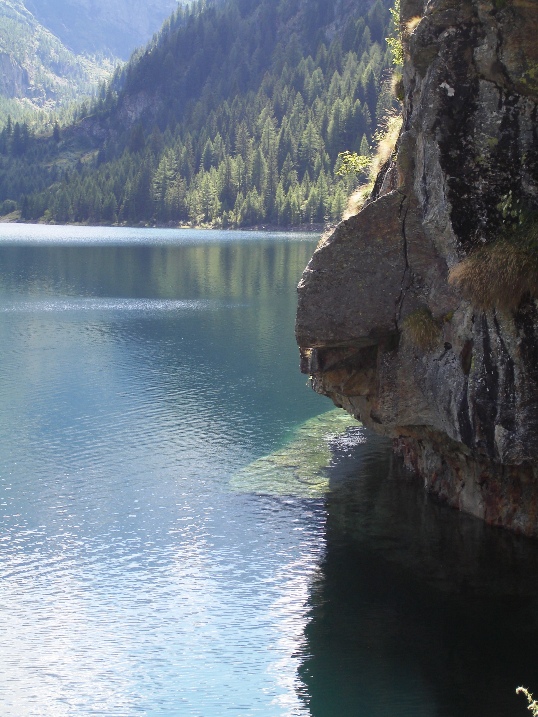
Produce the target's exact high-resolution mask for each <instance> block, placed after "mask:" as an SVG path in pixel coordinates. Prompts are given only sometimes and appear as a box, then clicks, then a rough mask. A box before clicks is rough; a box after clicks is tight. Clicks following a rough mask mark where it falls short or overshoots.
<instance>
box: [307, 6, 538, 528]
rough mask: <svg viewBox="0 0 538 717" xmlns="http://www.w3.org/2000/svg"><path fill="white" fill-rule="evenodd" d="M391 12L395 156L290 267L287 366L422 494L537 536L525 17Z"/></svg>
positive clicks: (532, 151) (531, 148)
mask: <svg viewBox="0 0 538 717" xmlns="http://www.w3.org/2000/svg"><path fill="white" fill-rule="evenodd" d="M401 16H402V18H401V19H402V26H403V27H404V32H403V38H404V55H405V61H404V70H403V83H404V110H403V126H402V131H401V134H400V137H399V140H398V144H397V151H396V156H395V157H394V158H392V159H391V160H390V161H389V162H388V164H387V165H386V166H384V167H383V169H382V176H381V177H380V179H379V181H378V182H376V183H375V185H374V190H373V193H372V195H371V197H370V198H369V200H368V201H367V202H366V204H365V206H364V208H363V209H362V210H361V211H360V212H359V213H358V214H357V215H356V216H353V217H351V218H349V219H348V220H346V221H345V222H343V223H342V224H340V225H339V226H338V227H337V228H336V230H335V231H334V233H333V234H332V235H331V236H330V237H328V238H327V239H325V240H324V241H323V242H322V243H321V245H320V247H318V250H317V251H316V253H315V254H314V256H313V257H312V260H311V261H310V263H309V265H308V266H307V268H306V270H305V272H304V275H303V278H302V280H301V283H300V284H299V289H298V291H299V303H298V312H297V324H296V335H297V341H298V343H299V346H300V347H301V356H302V370H303V371H304V372H305V373H307V374H309V375H310V376H311V382H312V386H313V388H314V389H315V390H317V391H318V392H320V393H323V394H325V395H327V396H329V397H330V398H332V400H333V401H334V403H335V404H336V405H338V406H340V407H343V408H344V409H345V410H347V411H348V412H349V413H351V414H352V415H354V416H355V417H357V418H360V420H361V421H363V423H364V424H365V425H367V426H368V427H370V428H373V429H374V430H376V431H378V432H380V433H383V434H384V435H387V436H390V437H392V439H393V441H394V446H395V449H396V451H397V452H398V453H399V454H400V455H401V456H402V457H403V460H404V462H405V464H406V465H407V466H408V467H409V468H411V469H412V470H414V472H415V473H417V474H419V475H420V476H421V477H422V479H423V481H424V484H425V486H426V488H427V489H428V490H429V491H431V492H432V493H435V494H436V495H438V496H440V497H441V498H442V499H443V500H446V501H447V502H448V503H450V504H451V505H454V506H456V507H458V508H460V509H462V510H464V511H467V512H470V513H472V514H474V515H477V516H479V517H481V518H483V519H485V520H487V521H488V522H490V523H492V524H496V525H503V526H506V527H509V528H511V529H514V530H517V531H520V532H523V533H526V534H529V535H538V302H537V299H536V294H537V290H535V288H534V287H538V277H537V276H535V275H534V274H535V271H536V267H538V263H537V259H536V255H535V253H534V252H535V250H536V247H534V245H532V246H531V244H529V242H528V241H527V243H526V244H524V243H522V242H521V241H519V240H518V239H517V238H518V237H521V236H523V235H524V234H525V231H526V230H525V231H524V227H525V226H528V223H529V221H531V223H532V221H534V220H532V218H533V217H535V216H538V124H537V120H538V43H536V37H537V35H538V4H537V3H531V2H528V1H526V0H503V2H498V0H428V1H426V0H401ZM529 217H530V218H531V220H529ZM518 241H519V243H518ZM503 262H505V263H506V266H500V265H501V264H502V263H503ZM510 262H511V263H510ZM449 275H450V276H451V277H452V278H453V279H452V281H449ZM458 276H459V277H460V279H459V280H458V279H457V277H458ZM454 277H456V279H454ZM473 281H474V282H475V284H473V283H472V282H473ZM488 281H489V284H488ZM503 282H504V283H503ZM501 283H502V286H501ZM510 283H512V284H513V292H512V294H511V292H510ZM475 286H478V287H480V292H481V297H482V300H477V299H476V297H475V296H473V288H474V287H475ZM475 293H476V292H475ZM496 297H497V298H496ZM498 297H501V298H498ZM421 336H422V339H423V340H421V338H420V337H421Z"/></svg>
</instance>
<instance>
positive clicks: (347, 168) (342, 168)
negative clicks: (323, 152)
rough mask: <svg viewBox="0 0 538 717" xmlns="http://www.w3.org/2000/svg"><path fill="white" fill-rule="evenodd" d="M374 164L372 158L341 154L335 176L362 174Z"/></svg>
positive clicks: (347, 153)
mask: <svg viewBox="0 0 538 717" xmlns="http://www.w3.org/2000/svg"><path fill="white" fill-rule="evenodd" d="M371 163H372V158H371V157H368V156H367V155H364V154H357V153H356V152H348V151H347V150H346V151H345V152H340V153H339V154H338V162H337V169H336V170H335V174H337V175H338V176H340V177H345V176H346V175H347V174H362V173H363V172H366V171H367V170H368V168H369V167H370V165H371Z"/></svg>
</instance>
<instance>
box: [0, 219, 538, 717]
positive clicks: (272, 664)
mask: <svg viewBox="0 0 538 717" xmlns="http://www.w3.org/2000/svg"><path fill="white" fill-rule="evenodd" d="M318 239H319V237H318V236H315V235H312V234H270V233H261V232H219V231H200V230H198V231H194V230H193V231H190V230H170V229H118V228H113V229H110V228H83V227H45V226H25V225H0V296H1V300H0V359H1V363H0V366H1V372H0V396H1V401H0V436H1V442H0V503H1V510H0V524H1V532H0V541H1V550H0V619H1V624H2V630H1V633H0V634H1V635H2V637H1V640H0V660H1V662H0V664H1V668H2V669H1V671H0V714H1V715H2V717H21V716H23V717H26V716H34V715H35V716H38V715H39V716H41V715H45V716H46V717H48V716H49V715H50V716H52V717H64V716H65V717H78V716H80V715H107V716H108V715H110V716H111V717H112V716H113V717H122V716H131V715H148V716H149V715H151V716H153V715H155V716H160V717H164V716H178V717H183V716H185V717H191V716H192V717H217V716H224V715H234V716H235V715H238V716H239V715H241V716H243V717H250V716H251V715H252V716H255V715H259V716H260V717H292V716H297V717H299V716H305V717H351V716H354V717H389V716H390V717H434V716H441V717H506V715H509V714H510V715H516V716H517V715H518V714H519V715H522V716H523V715H525V714H528V712H527V710H526V705H525V700H524V699H523V698H522V697H516V696H515V694H514V691H515V688H516V687H517V685H519V684H525V685H526V686H528V687H529V688H530V689H534V690H536V691H537V692H538V671H537V669H536V668H537V658H536V645H537V642H538V555H537V545H536V543H535V542H532V541H530V540H527V539H525V538H522V537H518V536H514V535H511V534H509V533H506V532H503V531H499V530H495V529H492V528H488V527H487V526H484V525H482V524H481V523H480V522H479V521H477V520H475V519H473V518H470V517H468V516H463V515H461V514H459V513H457V512H456V511H453V510H451V509H449V508H446V507H445V506H442V505H439V504H438V503H436V502H434V501H432V500H430V499H429V498H428V497H427V496H426V495H425V494H424V493H423V491H422V489H421V486H420V485H418V484H417V482H416V481H414V480H413V479H411V478H409V477H405V476H402V475H401V474H400V471H399V470H398V469H397V467H396V466H395V465H394V464H393V460H392V457H391V453H390V450H389V445H388V444H387V442H386V441H385V440H383V439H381V438H379V437H376V436H373V435H371V434H368V433H367V432H365V431H364V429H363V428H362V427H361V426H360V425H359V424H357V423H356V422H353V421H352V420H351V419H350V418H349V417H347V416H346V415H345V414H344V413H343V412H340V411H337V410H332V405H331V404H330V402H329V401H328V400H327V399H325V398H323V397H320V396H317V395H316V394H314V393H313V392H312V391H311V390H310V389H309V387H308V386H307V385H306V383H307V382H306V378H305V377H304V376H302V375H301V374H300V373H299V359H298V351H297V348H296V346H295V342H294V337H293V325H294V316H295V286H296V284H297V282H298V280H299V278H300V275H301V272H302V270H303V268H304V266H305V265H306V263H307V261H308V259H309V257H310V255H311V254H312V252H313V250H314V248H315V246H316V243H317V241H318Z"/></svg>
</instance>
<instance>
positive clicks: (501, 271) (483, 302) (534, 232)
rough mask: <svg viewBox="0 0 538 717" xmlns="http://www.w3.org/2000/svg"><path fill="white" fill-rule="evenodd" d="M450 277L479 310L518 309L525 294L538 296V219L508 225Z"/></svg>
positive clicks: (458, 265) (461, 264)
mask: <svg viewBox="0 0 538 717" xmlns="http://www.w3.org/2000/svg"><path fill="white" fill-rule="evenodd" d="M448 280H449V283H450V284H452V285H453V286H456V287H457V288H458V289H459V290H460V292H461V293H462V294H463V296H464V297H465V298H466V299H468V300H469V301H470V302H471V303H472V304H473V306H475V307H476V308H477V309H491V308H493V307H496V308H499V309H517V307H518V306H519V304H520V303H521V300H522V299H523V298H524V297H525V296H532V297H534V298H538V221H536V219H534V220H527V221H524V222H522V223H521V224H520V225H516V226H515V227H513V228H508V229H507V230H506V231H505V234H504V236H502V237H501V238H499V239H497V240H496V241H494V242H493V243H492V244H488V245H487V246H484V247H481V248H480V249H477V250H476V251H474V252H473V253H472V254H471V255H470V256H468V257H467V258H466V259H464V260H463V261H462V262H460V263H459V264H457V265H456V266H454V267H453V268H452V269H451V271H450V274H449V279H448Z"/></svg>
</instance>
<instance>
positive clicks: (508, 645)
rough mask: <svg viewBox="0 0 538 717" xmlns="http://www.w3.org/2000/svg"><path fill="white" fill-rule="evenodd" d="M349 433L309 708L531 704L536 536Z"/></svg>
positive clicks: (404, 716) (337, 469)
mask: <svg viewBox="0 0 538 717" xmlns="http://www.w3.org/2000/svg"><path fill="white" fill-rule="evenodd" d="M359 430H360V429H359ZM351 443H352V441H347V443H346V442H345V441H344V442H343V444H341V445H335V446H334V459H333V463H332V465H331V468H330V478H331V490H330V493H329V495H328V498H327V529H326V538H327V548H326V554H325V558H324V561H323V563H322V565H321V566H320V572H319V577H318V579H317V581H316V582H315V583H314V585H313V587H312V590H311V595H310V600H309V606H310V622H309V624H308V626H307V628H306V631H305V648H304V649H305V654H304V656H303V659H302V664H301V667H300V669H299V676H300V679H301V681H302V688H301V692H302V693H303V694H302V695H301V696H302V698H303V700H304V702H306V703H307V704H308V705H309V708H310V713H311V715H312V717H351V716H352V715H353V716H360V717H389V715H390V717H421V716H422V715H424V716H426V715H428V716H430V715H440V716H442V717H508V716H510V715H511V716H515V717H517V715H521V716H522V717H523V715H525V714H528V712H527V710H526V702H525V700H524V699H523V698H522V697H518V696H516V695H515V693H514V692H515V688H516V687H517V686H518V685H520V684H524V685H526V686H528V687H529V688H530V689H531V690H532V689H535V690H536V691H538V670H537V669H536V668H537V666H538V664H537V663H538V659H537V657H536V645H537V644H538V599H537V598H538V543H536V542H534V541H530V540H528V539H525V538H522V537H521V536H516V535H512V534H510V533H508V532H506V531H502V530H499V529H495V528H490V527H488V526H486V525H484V524H483V523H482V522H481V521H478V520H476V519H474V518H472V517H469V516H466V515H463V514H461V513H459V512H457V511H455V510H453V509H451V508H448V507H447V506H444V505H440V504H439V503H437V502H435V501H434V500H433V499H431V498H429V497H428V496H427V495H426V494H425V493H424V491H423V489H422V486H421V485H420V484H419V483H418V482H417V481H416V480H411V479H409V478H407V479H406V478H404V477H402V475H401V472H400V471H399V470H398V469H397V467H395V466H393V460H392V457H391V454H390V450H389V446H388V444H387V442H386V441H384V440H383V439H380V438H378V437H376V436H372V435H368V440H367V442H366V443H363V444H362V445H356V446H355V447H352V446H351V445H350V444H351ZM398 474H399V475H398Z"/></svg>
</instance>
